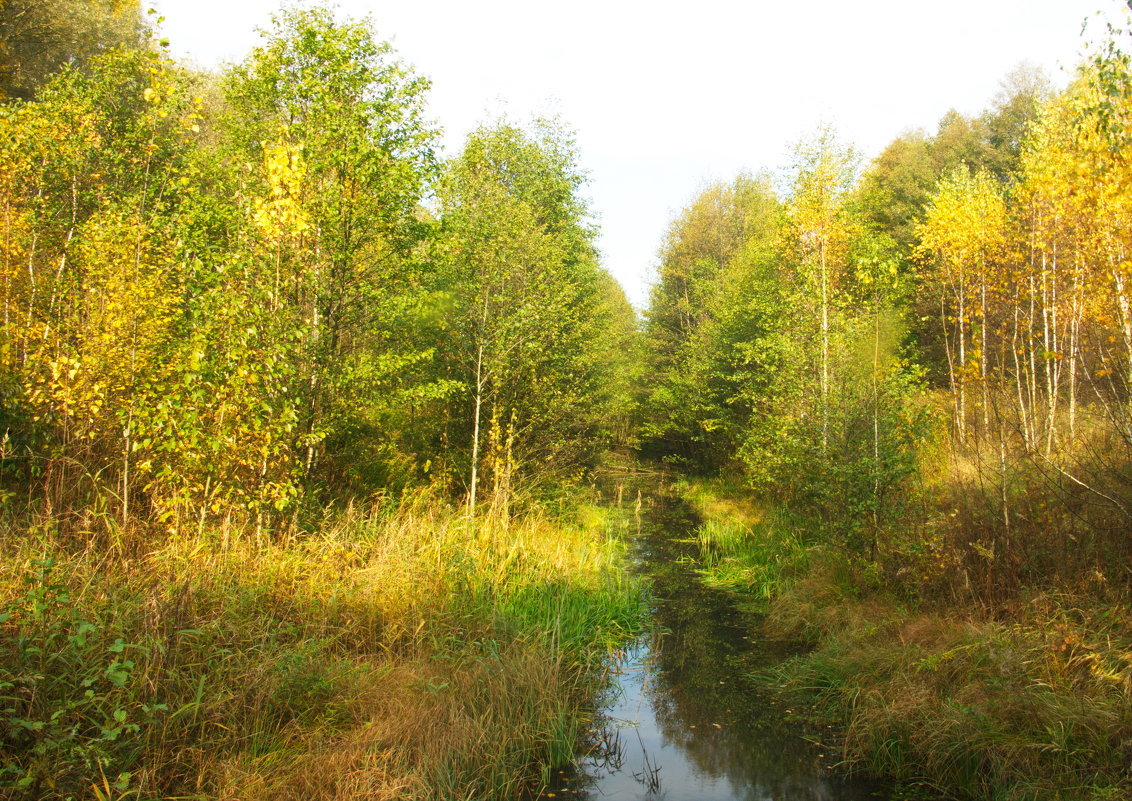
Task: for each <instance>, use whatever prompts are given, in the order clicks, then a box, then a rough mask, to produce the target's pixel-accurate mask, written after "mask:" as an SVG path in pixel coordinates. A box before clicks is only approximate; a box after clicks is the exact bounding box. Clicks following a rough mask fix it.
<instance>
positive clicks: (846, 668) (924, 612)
mask: <svg viewBox="0 0 1132 801" xmlns="http://www.w3.org/2000/svg"><path fill="white" fill-rule="evenodd" d="M684 491H685V495H686V497H687V498H688V499H689V500H690V501H691V502H692V503H693V504H695V505H696V507H697V508H698V510H699V511H700V513H701V514H702V515H703V516H704V518H705V521H706V522H705V524H704V526H703V527H702V529H701V532H700V537H701V543H702V544H703V546H704V559H703V565H702V569H703V572H704V575H705V579H706V580H707V581H709V582H713V583H716V584H718V585H722V586H727V587H730V588H732V589H734V590H736V591H738V592H741V593H744V594H746V595H747V596H749V597H753V598H758V599H760V600H761V602H762V603H761V608H762V609H763V610H764V611H765V612H766V615H767V616H766V626H767V628H768V630H769V631H770V632H771V633H773V634H777V635H779V636H783V637H791V638H804V639H806V640H808V641H810V642H811V643H813V645H814V648H813V650H812V651H810V652H809V653H807V654H805V655H802V656H798V657H796V658H794V659H792V660H790V661H789V662H787V663H786V664H784V665H782V666H781V667H780V668H779V670H778V672H777V677H778V679H779V680H781V682H782V683H783V685H784V687H785V688H786V689H787V690H788V691H791V692H793V693H797V694H799V695H800V696H802V697H803V698H804V699H806V700H807V701H808V702H809V703H811V704H812V705H813V708H814V714H816V715H817V717H818V719H819V720H820V721H822V722H832V723H835V724H837V725H838V726H839V727H840V728H841V730H842V731H843V732H844V733H845V737H844V740H843V742H844V758H845V761H846V764H847V766H848V767H850V768H861V769H865V770H867V771H869V772H871V773H874V774H878V775H887V776H892V777H895V778H896V779H897V781H898V782H899V783H900V786H902V787H904V788H907V789H908V792H909V793H911V795H912V796H913V797H915V796H916V793H917V792H919V791H924V793H925V795H924V796H922V797H929V798H939V797H956V798H976V799H987V800H988V801H989V800H991V799H993V800H994V801H1022V800H1023V799H1026V800H1027V801H1039V799H1065V800H1066V801H1069V800H1070V799H1072V800H1073V801H1084V800H1085V799H1091V800H1093V801H1101V800H1102V799H1103V800H1104V801H1109V800H1110V799H1124V798H1128V797H1132V609H1129V607H1128V605H1127V603H1126V601H1125V600H1124V599H1122V598H1120V597H1118V596H1116V595H1115V594H1114V595H1108V596H1106V594H1105V593H1104V592H1103V591H1101V590H1095V591H1093V592H1091V593H1088V594H1079V595H1069V594H1064V593H1060V594H1058V593H1052V592H1048V591H1047V592H1038V591H1030V592H1022V593H1020V594H1019V595H1018V596H1017V597H1016V598H1015V599H1013V600H1011V601H1009V602H1005V601H1004V602H1002V603H1000V604H998V605H996V606H994V607H986V606H975V605H973V604H968V605H960V606H956V605H954V603H953V602H952V603H948V604H943V603H940V602H931V601H928V600H925V599H914V598H911V597H909V596H908V595H907V594H906V593H903V592H900V591H899V590H898V589H894V587H895V586H898V585H894V584H892V583H890V582H887V581H885V579H884V577H883V575H881V574H879V573H877V572H876V569H875V568H874V567H871V566H869V565H866V564H863V563H854V562H852V561H850V560H847V559H845V558H844V557H842V556H840V555H839V554H837V553H836V552H835V551H833V550H832V549H830V548H829V547H828V546H824V545H820V544H816V543H814V542H813V541H812V538H810V537H808V535H807V531H806V528H805V527H804V526H802V525H800V524H798V522H797V521H791V519H790V518H789V517H788V516H787V515H784V514H781V513H767V514H761V513H759V512H758V511H757V510H755V509H753V508H752V507H751V506H750V505H749V504H747V503H745V502H743V501H741V500H735V499H734V498H732V499H731V500H728V496H729V495H732V494H733V493H734V491H735V488H734V487H728V486H727V485H726V484H721V483H719V482H714V483H702V482H689V483H686V484H685V485H684Z"/></svg>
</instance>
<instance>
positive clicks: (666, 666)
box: [543, 478, 890, 801]
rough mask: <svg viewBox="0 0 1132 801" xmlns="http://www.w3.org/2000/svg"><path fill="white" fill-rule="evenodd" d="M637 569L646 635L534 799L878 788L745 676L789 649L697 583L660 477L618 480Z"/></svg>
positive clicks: (836, 792)
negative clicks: (840, 769) (562, 766)
mask: <svg viewBox="0 0 1132 801" xmlns="http://www.w3.org/2000/svg"><path fill="white" fill-rule="evenodd" d="M638 489H639V490H640V492H641V495H640V496H639V497H640V498H641V501H640V503H639V514H638V515H637V516H636V519H635V527H636V528H637V530H638V531H637V536H636V537H635V538H634V546H633V547H634V558H635V569H636V570H638V571H639V572H640V573H642V574H643V575H645V576H647V577H648V579H649V581H650V584H651V587H652V591H651V598H650V610H651V617H652V624H653V625H652V627H651V632H650V633H649V634H647V635H645V636H643V637H641V638H640V639H639V640H638V641H637V642H636V643H634V644H633V645H632V646H631V647H630V648H629V649H628V650H627V651H626V652H625V653H624V654H623V655H622V657H621V658H620V659H619V660H618V661H617V663H616V664H615V665H614V666H613V674H614V676H613V681H612V682H611V687H610V689H609V690H608V697H606V698H604V699H601V701H600V704H599V706H600V710H599V716H598V723H597V726H596V728H595V731H594V733H593V738H594V742H593V748H592V750H591V753H590V755H589V757H587V758H586V759H585V760H583V761H582V762H581V764H579V765H578V766H577V769H576V770H575V771H573V772H570V771H567V772H562V773H560V774H558V775H557V776H555V777H554V780H553V781H552V782H551V787H550V788H549V789H548V790H547V791H546V793H545V794H544V796H543V797H553V798H556V799H557V798H581V799H591V800H592V801H597V799H641V800H642V801H646V800H647V801H661V800H662V799H663V800H665V801H692V800H693V799H696V800H697V801H698V800H699V799H712V800H716V799H718V800H719V801H723V800H724V799H727V800H729V801H771V800H772V799H773V801H833V800H834V799H838V800H842V799H844V801H863V799H885V798H889V797H890V794H889V792H888V791H887V790H886V788H884V787H883V786H881V785H877V784H875V783H871V782H868V781H864V780H855V779H851V778H845V777H843V776H840V775H839V774H838V773H836V772H835V771H834V770H833V769H832V766H833V765H834V764H835V763H836V761H837V754H836V753H832V752H830V751H829V750H827V749H823V748H822V747H821V746H820V745H818V744H816V743H815V742H813V741H812V737H811V739H810V740H808V739H806V735H807V732H806V731H805V730H804V728H803V727H802V726H801V725H799V724H798V723H796V722H794V721H792V720H791V719H790V715H789V713H788V712H787V710H786V709H785V708H784V707H783V704H782V703H781V702H780V701H779V700H778V699H777V698H776V697H775V694H774V692H773V691H772V690H771V689H770V688H768V687H766V686H765V684H762V683H760V680H759V679H757V678H756V677H755V676H756V675H757V674H758V673H760V672H762V671H765V670H766V669H767V668H769V667H771V666H773V665H775V664H777V663H778V662H780V661H781V660H782V659H784V658H786V657H787V656H789V655H790V653H791V652H792V650H793V649H792V646H791V645H790V644H785V643H778V642H768V641H766V640H764V639H761V638H760V635H759V627H758V622H759V621H758V620H757V619H756V618H753V617H752V616H750V615H747V614H744V613H742V612H740V611H739V610H738V609H737V608H736V605H735V598H734V596H732V595H730V594H728V593H726V592H723V591H720V590H714V589H712V588H709V587H706V586H704V584H703V583H702V582H701V581H700V580H699V577H698V575H697V574H696V572H695V570H694V568H693V565H692V563H691V558H692V557H693V556H694V555H695V553H696V551H697V547H698V546H697V545H696V543H695V541H694V537H695V532H696V528H697V526H698V525H699V523H700V521H699V519H698V518H697V517H696V515H695V513H694V512H693V510H692V509H691V508H690V507H689V506H688V505H687V504H685V503H684V502H683V501H682V500H681V499H680V498H678V497H676V496H675V495H674V494H672V493H670V492H666V491H664V490H663V485H662V483H661V481H659V480H657V479H655V478H654V479H651V480H648V481H647V482H646V483H644V484H641V483H640V482H637V486H630V489H629V491H626V489H625V487H624V485H623V486H622V487H621V490H620V492H618V493H616V494H615V497H618V496H621V497H622V498H623V503H624V504H625V505H627V506H629V507H630V508H631V507H633V506H634V504H635V501H636V498H637V497H638V496H637V494H636V493H637V491H638Z"/></svg>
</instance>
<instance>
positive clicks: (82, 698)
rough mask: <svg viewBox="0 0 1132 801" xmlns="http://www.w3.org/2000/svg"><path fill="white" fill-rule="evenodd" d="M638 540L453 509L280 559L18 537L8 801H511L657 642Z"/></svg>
mask: <svg viewBox="0 0 1132 801" xmlns="http://www.w3.org/2000/svg"><path fill="white" fill-rule="evenodd" d="M33 523H34V524H33ZM617 531H618V525H617V523H616V521H615V520H614V519H613V518H612V517H611V515H610V514H609V513H607V512H605V511H604V510H597V509H593V508H589V509H583V510H582V511H581V513H580V514H579V515H577V519H568V520H563V519H561V517H559V518H556V519H550V518H548V517H545V516H540V515H538V514H532V515H530V516H528V517H527V518H525V519H523V520H519V521H512V522H511V523H510V524H508V525H494V526H493V525H488V524H483V523H481V524H478V525H474V526H473V525H469V524H468V522H467V521H466V520H465V519H463V518H462V516H460V515H459V514H457V513H455V512H453V511H452V510H449V509H447V508H445V507H443V506H441V505H438V504H435V503H419V504H415V505H413V504H403V505H401V506H400V507H399V508H397V509H393V510H389V509H386V510H384V511H382V510H374V511H372V512H370V511H365V512H363V511H358V510H354V511H350V512H348V513H343V514H340V515H337V516H335V517H334V518H333V519H332V520H330V521H328V522H327V523H326V524H325V525H324V526H323V527H321V529H320V530H318V531H317V532H314V533H311V534H307V535H304V536H297V537H292V538H289V539H288V540H287V541H284V542H272V543H264V542H261V543H259V544H257V543H256V542H255V541H254V537H246V536H242V532H239V531H205V532H202V533H197V532H194V533H193V534H192V535H191V536H182V535H176V534H172V535H164V536H162V537H161V538H160V540H154V539H153V534H152V533H151V532H141V531H138V532H130V533H122V532H119V533H117V535H115V536H106V535H98V536H96V535H94V534H92V535H90V536H89V537H88V538H87V539H85V540H82V541H80V540H79V539H76V537H74V536H73V535H71V536H68V537H66V538H64V537H62V536H61V535H59V534H57V533H55V531H54V527H53V523H52V521H51V520H50V519H44V520H38V521H32V522H31V523H29V521H27V520H24V521H21V522H20V523H14V522H9V523H8V525H7V530H5V531H3V533H2V534H0V543H3V545H0V548H2V549H3V550H2V554H0V750H2V754H3V758H2V759H0V788H4V789H2V790H0V795H3V796H4V797H11V798H28V799H30V798H67V797H74V798H126V797H128V798H169V797H178V798H190V797H198V798H231V799H237V798H238V799H257V798H261V799H268V798H270V799H285V798H303V799H318V798H398V799H414V798H421V799H424V798H430V799H432V798H451V799H466V798H503V797H514V796H515V795H516V794H518V793H519V792H520V791H521V789H522V788H524V787H526V786H529V785H532V784H534V785H537V784H538V783H539V781H540V779H541V777H542V776H543V775H545V773H546V771H547V770H549V769H550V768H551V767H553V766H557V765H561V764H563V763H564V762H566V761H568V760H569V759H570V757H571V755H572V752H573V748H574V746H575V744H576V743H577V741H578V735H579V731H580V727H581V726H582V725H584V722H585V711H586V704H587V702H588V699H589V698H590V697H591V691H592V689H593V682H594V681H595V679H596V677H597V676H596V674H597V670H596V668H597V666H598V665H599V664H600V660H601V657H602V656H604V654H605V653H606V651H607V649H609V648H613V647H616V646H617V645H618V643H620V642H621V641H622V639H623V638H624V637H625V635H626V633H627V632H629V631H631V630H632V629H633V628H634V627H635V626H637V624H638V622H639V619H640V615H641V600H640V598H641V596H640V592H639V587H638V586H637V585H636V583H635V582H634V581H633V580H632V579H630V578H628V577H627V576H626V575H625V574H624V573H622V571H621V555H622V553H621V552H622V544H621V542H620V539H619V537H618V534H617Z"/></svg>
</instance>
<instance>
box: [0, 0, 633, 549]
mask: <svg viewBox="0 0 1132 801" xmlns="http://www.w3.org/2000/svg"><path fill="white" fill-rule="evenodd" d="M5 11H6V13H5V15H4V21H3V23H2V24H0V41H2V42H3V47H2V48H0V79H2V83H0V88H2V89H3V91H4V92H5V94H6V95H7V97H6V99H5V100H4V101H3V102H2V103H0V208H2V219H0V303H2V305H3V321H2V325H3V337H2V338H0V343H2V344H0V388H2V389H0V431H2V436H3V440H2V443H3V444H2V451H0V457H2V478H3V484H4V488H5V497H6V498H9V499H12V498H16V499H18V498H23V497H26V498H28V499H30V500H31V501H33V502H34V503H37V504H43V505H45V506H46V508H48V509H50V510H54V511H55V512H61V513H68V512H72V513H73V514H71V515H70V517H68V516H67V514H63V519H66V520H68V521H69V522H68V523H66V524H65V525H72V526H76V527H77V530H81V529H82V527H83V526H84V525H85V523H84V519H85V518H84V515H88V516H89V513H90V510H99V511H101V512H103V513H105V514H107V515H111V516H113V517H114V518H115V519H119V520H121V521H122V522H123V523H129V521H130V520H132V519H138V520H157V521H161V522H162V523H164V524H165V525H167V526H168V527H169V528H170V529H180V528H186V527H189V528H191V527H196V528H199V529H202V530H203V528H204V527H205V526H207V525H209V524H210V523H212V522H215V521H216V520H217V519H218V518H220V517H226V518H232V517H233V516H235V518H237V519H238V520H240V521H241V522H246V523H248V524H250V525H254V526H255V527H256V530H257V532H261V533H262V532H268V531H270V530H272V529H273V528H278V527H280V526H285V525H293V524H295V523H296V521H301V520H302V519H303V518H304V516H305V515H307V514H308V513H309V514H312V515H317V514H318V511H319V509H321V508H322V506H324V505H325V504H326V503H327V502H329V501H332V500H333V499H335V498H342V497H346V496H349V497H366V496H368V495H371V494H373V493H381V492H386V491H389V490H390V489H392V490H395V491H396V490H398V489H404V488H407V487H411V486H416V485H420V484H426V483H427V484H429V485H431V486H435V487H440V488H441V489H442V490H443V491H447V492H450V493H452V494H453V495H458V496H461V497H466V498H467V502H468V504H469V505H470V506H472V507H476V506H482V505H484V504H485V503H489V504H492V505H493V506H499V505H501V504H502V505H504V506H505V505H506V503H507V502H508V499H510V498H512V497H514V496H516V495H517V494H521V493H522V491H523V490H527V489H532V488H537V487H539V486H544V485H545V484H547V482H550V481H555V480H558V479H570V478H573V477H576V476H578V475H580V474H581V473H582V472H584V471H585V470H586V469H587V468H588V467H589V466H591V465H592V464H593V462H594V459H595V458H596V455H597V454H599V453H600V452H601V451H602V450H604V449H605V448H606V447H607V445H608V443H609V442H610V441H611V440H612V439H613V438H614V437H616V436H618V432H622V434H623V430H624V426H625V420H626V419H627V417H626V410H627V403H628V385H627V382H626V381H625V380H624V378H623V375H624V370H623V369H622V367H623V365H624V363H625V360H626V358H627V356H626V348H625V342H626V341H628V340H629V339H631V338H632V337H633V335H634V326H635V318H634V315H633V312H632V310H631V308H630V307H629V305H628V302H627V301H626V299H625V296H624V294H623V292H622V291H621V289H620V287H619V286H618V285H617V284H616V282H615V281H614V280H613V279H612V278H611V277H610V276H609V274H608V273H607V272H606V271H605V270H604V269H603V268H602V267H601V266H600V265H599V263H598V257H597V253H596V250H595V247H594V235H595V228H594V226H593V224H592V222H591V221H590V216H589V212H588V209H587V207H586V204H585V202H584V201H583V200H582V199H581V195H580V188H581V186H582V185H583V183H584V175H583V173H582V171H581V170H580V168H579V166H578V162H577V153H576V151H575V148H574V145H573V141H572V139H571V135H570V133H569V131H568V130H567V129H565V128H564V127H563V126H562V125H561V124H560V123H558V122H556V121H554V120H536V121H534V122H532V123H530V124H527V125H518V124H515V123H512V122H510V121H507V120H500V121H497V122H494V123H491V124H488V125H485V126H483V127H481V128H479V129H478V130H476V131H474V132H473V133H471V134H470V135H469V136H468V138H467V141H466V143H465V145H464V148H463V150H462V152H460V153H459V154H458V155H456V156H455V157H453V158H451V159H442V158H440V157H439V156H438V154H437V146H438V145H437V143H438V135H439V129H438V128H437V126H436V125H435V124H434V123H433V122H431V121H430V120H429V118H428V114H427V111H426V99H427V92H428V81H427V80H426V79H425V78H424V77H422V76H421V75H420V74H418V73H417V72H416V71H414V70H413V69H412V68H411V67H409V66H408V65H407V64H405V63H404V62H402V61H401V60H399V59H398V58H397V56H396V54H395V53H394V51H393V50H392V48H391V47H390V46H389V45H388V44H387V43H385V42H383V41H381V40H380V39H379V38H378V37H377V36H376V34H375V32H374V30H373V28H372V25H371V24H370V23H369V22H368V21H357V20H342V19H339V18H337V17H336V16H335V14H333V13H332V12H331V11H330V10H328V9H326V8H322V7H312V8H293V9H290V10H285V11H283V12H280V14H279V15H278V16H276V17H275V18H274V20H273V23H272V25H271V26H270V28H269V29H268V30H267V31H266V32H265V33H264V35H263V41H262V43H261V44H260V46H258V47H257V48H255V49H254V50H253V51H252V53H251V54H250V55H249V56H248V57H247V58H246V59H245V60H244V61H243V62H241V63H239V64H236V65H233V66H231V67H228V68H226V69H224V70H223V71H222V72H219V73H208V72H200V71H198V70H195V69H191V68H189V67H187V66H186V65H184V64H180V63H178V62H176V61H175V60H174V59H172V58H171V57H170V56H169V55H168V53H167V47H168V43H167V42H166V41H165V40H160V39H158V38H157V35H156V34H154V33H153V31H152V28H151V27H150V25H149V23H148V21H147V20H145V19H144V18H143V17H142V15H141V14H140V13H139V10H138V8H137V6H136V4H133V3H119V2H111V1H110V0H106V1H105V2H94V3H85V2H70V0H58V2H53V3H50V4H47V5H43V4H37V3H32V4H30V5H26V7H25V6H23V5H19V4H15V5H12V7H11V8H6V9H5ZM72 12H73V13H72ZM83 20H85V23H84V24H85V25H86V27H84V28H83V29H82V33H83V36H82V37H78V36H77V35H76V31H74V30H71V27H70V25H71V22H76V24H77V21H83ZM76 30H77V29H76ZM29 31H31V32H38V33H35V35H31V34H30V33H29ZM33 51H34V52H33ZM83 510H86V511H85V512H84V511H83Z"/></svg>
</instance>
